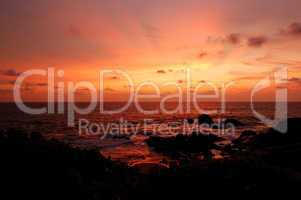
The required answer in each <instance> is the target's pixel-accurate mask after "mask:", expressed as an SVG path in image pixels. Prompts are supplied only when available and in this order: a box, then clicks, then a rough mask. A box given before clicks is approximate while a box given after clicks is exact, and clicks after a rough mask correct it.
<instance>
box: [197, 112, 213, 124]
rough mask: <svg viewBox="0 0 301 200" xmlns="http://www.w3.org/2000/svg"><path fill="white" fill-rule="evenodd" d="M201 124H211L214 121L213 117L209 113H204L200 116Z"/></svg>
mask: <svg viewBox="0 0 301 200" xmlns="http://www.w3.org/2000/svg"><path fill="white" fill-rule="evenodd" d="M198 122H199V124H208V125H211V124H212V123H213V120H212V118H211V117H210V116H209V115H207V114H202V115H200V116H199V117H198Z"/></svg>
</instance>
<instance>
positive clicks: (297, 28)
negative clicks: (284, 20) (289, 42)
mask: <svg viewBox="0 0 301 200" xmlns="http://www.w3.org/2000/svg"><path fill="white" fill-rule="evenodd" d="M281 33H282V34H284V35H294V36H301V23H298V22H294V23H292V24H290V25H289V26H288V27H287V28H285V29H284V30H281Z"/></svg>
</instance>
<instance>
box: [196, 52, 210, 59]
mask: <svg viewBox="0 0 301 200" xmlns="http://www.w3.org/2000/svg"><path fill="white" fill-rule="evenodd" d="M207 55H208V53H207V52H205V51H202V52H201V53H200V54H199V56H198V57H199V58H201V59H202V58H204V57H206V56H207Z"/></svg>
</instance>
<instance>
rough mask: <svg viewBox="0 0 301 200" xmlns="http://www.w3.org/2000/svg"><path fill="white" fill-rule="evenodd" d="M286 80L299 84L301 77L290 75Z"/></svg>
mask: <svg viewBox="0 0 301 200" xmlns="http://www.w3.org/2000/svg"><path fill="white" fill-rule="evenodd" d="M286 81H288V82H290V83H298V84H300V83H301V78H297V77H292V78H289V79H287V80H286Z"/></svg>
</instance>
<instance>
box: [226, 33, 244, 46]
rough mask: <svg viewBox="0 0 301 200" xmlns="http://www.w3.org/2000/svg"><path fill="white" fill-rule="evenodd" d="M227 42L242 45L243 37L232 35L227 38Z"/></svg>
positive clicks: (236, 34)
mask: <svg viewBox="0 0 301 200" xmlns="http://www.w3.org/2000/svg"><path fill="white" fill-rule="evenodd" d="M226 41H227V42H229V43H231V44H240V41H241V35H240V34H238V33H231V34H230V35H228V36H226Z"/></svg>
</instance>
